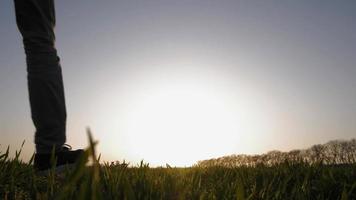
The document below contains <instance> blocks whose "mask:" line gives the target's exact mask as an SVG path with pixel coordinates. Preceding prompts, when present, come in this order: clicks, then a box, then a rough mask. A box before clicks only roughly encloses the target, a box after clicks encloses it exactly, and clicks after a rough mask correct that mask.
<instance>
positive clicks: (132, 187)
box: [0, 133, 356, 200]
mask: <svg viewBox="0 0 356 200" xmlns="http://www.w3.org/2000/svg"><path fill="white" fill-rule="evenodd" d="M89 142H90V146H89V148H88V149H86V151H85V156H83V158H82V159H81V161H80V162H79V163H78V165H77V166H76V168H75V169H74V170H71V171H69V170H68V171H67V172H65V173H64V174H59V175H56V174H55V173H53V171H52V172H49V173H48V175H47V176H36V174H35V172H34V170H33V167H32V161H33V159H31V160H30V161H29V162H28V163H24V162H22V161H21V160H19V156H20V153H21V150H20V151H19V152H16V155H15V157H14V158H11V159H10V158H9V150H7V151H6V152H4V153H0V199H85V200H87V199H128V200H131V199H303V200H304V199H335V200H336V199H342V200H346V199H356V165H355V164H351V165H339V166H337V165H335V166H326V165H321V164H315V165H309V164H306V163H288V162H286V163H282V164H279V165H275V166H264V165H258V166H255V167H235V168H226V167H207V168H199V167H188V168H172V167H167V168H162V167H161V168H150V167H149V164H147V163H144V162H143V161H141V163H140V165H139V166H136V167H129V166H128V164H127V163H125V162H116V163H111V164H109V163H105V164H101V165H100V164H99V160H98V158H97V157H96V153H95V148H94V147H95V142H93V139H92V138H91V134H90V133H89ZM88 158H89V159H91V160H92V165H90V166H87V165H86V161H87V159H88Z"/></svg>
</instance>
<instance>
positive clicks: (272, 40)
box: [0, 0, 356, 166]
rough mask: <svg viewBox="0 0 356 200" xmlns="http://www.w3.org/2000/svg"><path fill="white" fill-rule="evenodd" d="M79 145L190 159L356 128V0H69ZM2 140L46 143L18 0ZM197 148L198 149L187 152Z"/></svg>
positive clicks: (342, 135) (2, 50)
mask: <svg viewBox="0 0 356 200" xmlns="http://www.w3.org/2000/svg"><path fill="white" fill-rule="evenodd" d="M56 8H57V11H56V14H57V27H56V34H57V48H58V51H59V55H60V57H61V59H62V61H61V62H62V67H63V73H64V81H65V83H64V84H65V87H66V97H67V107H68V108H67V109H68V143H70V144H72V145H73V146H75V147H85V146H86V144H87V142H86V134H85V127H86V126H90V127H91V128H92V130H93V132H94V136H95V137H96V138H97V139H98V140H99V141H100V144H99V151H100V152H102V154H103V158H104V159H106V160H122V159H126V160H130V161H132V162H136V161H138V160H140V159H141V158H142V159H145V160H147V161H148V162H150V163H153V164H156V165H159V164H164V163H165V162H168V163H171V164H173V165H180V166H183V165H189V164H192V163H193V162H194V161H196V160H198V159H205V158H210V157H215V156H222V155H226V154H232V153H262V152H266V151H268V150H272V149H280V150H291V149H295V148H305V147H308V146H309V145H312V144H315V143H323V142H326V141H328V140H331V139H349V138H353V137H355V136H356V103H355V102H356V89H355V88H356V53H355V52H356V23H355V21H356V12H355V11H356V1H353V0H348V1H347V0H345V1H326V0H317V1H308V0H298V1H292V0H289V1H272V0H269V1H257V0H254V1H247V0H245V1H238V0H219V1H216V0H179V1H178V0H175V1H173V0H152V1H132V0H125V1H121V0H120V1H117V0H115V1H114V0H108V1H97V0H77V1H70V0H60V1H56ZM0 27H1V28H0V66H1V67H0V99H1V104H0V144H1V146H0V150H4V149H5V147H6V146H7V145H11V146H12V147H13V148H12V149H13V150H14V149H16V148H17V147H18V146H19V145H20V144H21V142H22V141H23V140H26V141H27V144H26V145H25V150H26V152H25V155H24V156H25V158H28V156H29V155H30V154H31V153H32V152H33V144H32V142H33V132H34V128H33V125H32V122H31V119H30V110H29V103H28V97H27V95H28V93H27V85H26V66H25V56H24V53H23V49H22V43H21V38H20V35H19V33H18V31H17V28H16V24H15V14H14V8H13V1H11V0H6V1H1V2H0ZM187 155H189V156H187Z"/></svg>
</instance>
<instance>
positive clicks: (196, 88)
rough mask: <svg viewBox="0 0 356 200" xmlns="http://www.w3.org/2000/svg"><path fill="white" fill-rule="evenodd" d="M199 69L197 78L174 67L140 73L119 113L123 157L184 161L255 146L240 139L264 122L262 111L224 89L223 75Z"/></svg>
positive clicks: (258, 129) (155, 162)
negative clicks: (141, 74) (124, 108)
mask: <svg viewBox="0 0 356 200" xmlns="http://www.w3.org/2000/svg"><path fill="white" fill-rule="evenodd" d="M193 68H194V67H191V68H190V69H193ZM198 72H201V73H202V74H200V77H201V78H197V77H199V76H195V78H194V75H193V76H191V78H187V77H189V75H186V76H181V77H179V76H177V72H174V73H173V72H168V73H164V72H151V73H150V74H146V76H148V77H151V78H142V79H143V80H142V79H140V78H139V80H141V81H142V82H141V83H139V84H138V85H137V86H136V87H135V90H133V91H134V92H133V94H131V95H130V97H129V99H130V102H128V104H127V108H126V110H125V113H126V114H125V117H124V118H123V119H124V120H125V122H124V123H123V124H124V126H125V128H124V129H122V131H123V132H124V135H125V137H126V140H125V141H126V147H127V149H126V151H127V156H128V157H127V158H126V159H128V160H129V161H131V162H134V163H138V162H139V161H140V160H141V159H143V160H144V161H146V162H149V163H150V165H152V166H159V165H164V164H165V163H168V164H170V165H174V166H189V165H192V164H194V163H196V162H197V161H198V160H203V159H207V158H210V157H216V156H222V155H227V154H233V153H236V152H238V151H239V150H244V151H248V150H250V149H252V148H253V146H255V145H249V146H247V145H246V144H245V143H246V139H248V137H249V135H255V133H258V132H261V131H262V129H263V128H264V127H265V126H264V124H266V123H265V122H264V121H263V120H264V119H262V118H263V115H261V112H262V110H261V109H259V108H257V109H256V106H254V105H253V104H251V103H248V101H245V99H246V98H244V97H243V96H236V93H235V92H234V91H231V90H229V88H226V87H227V86H226V85H224V81H226V77H221V78H220V79H219V78H218V76H217V74H215V75H214V73H210V74H209V73H207V72H206V70H205V71H204V70H198ZM186 73H188V74H189V73H193V72H186ZM162 74H165V76H167V77H165V78H162ZM178 74H179V73H178ZM193 74H194V73H193ZM191 75H192V74H191ZM139 80H136V81H137V82H140V81H139ZM224 87H225V88H224ZM230 89H231V88H230ZM240 92H241V95H243V94H242V93H243V92H242V91H240ZM256 145H258V144H256Z"/></svg>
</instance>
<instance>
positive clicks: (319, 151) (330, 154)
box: [193, 139, 356, 167]
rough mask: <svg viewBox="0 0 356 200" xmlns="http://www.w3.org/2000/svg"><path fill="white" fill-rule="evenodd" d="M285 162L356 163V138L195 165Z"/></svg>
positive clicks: (230, 156)
mask: <svg viewBox="0 0 356 200" xmlns="http://www.w3.org/2000/svg"><path fill="white" fill-rule="evenodd" d="M285 162H289V163H301V162H303V163H308V164H316V163H320V164H325V165H339V164H353V163H356V139H351V140H332V141H329V142H327V143H325V144H316V145H313V146H311V147H310V148H308V149H297V150H291V151H288V152H282V151H278V150H273V151H269V152H267V153H264V154H260V155H245V154H233V155H229V156H223V157H219V158H212V159H208V160H201V161H198V162H197V163H196V164H195V165H193V166H197V167H210V166H224V167H238V166H257V165H267V166H273V165H278V164H281V163H285Z"/></svg>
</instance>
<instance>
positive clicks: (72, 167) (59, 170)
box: [36, 163, 75, 176]
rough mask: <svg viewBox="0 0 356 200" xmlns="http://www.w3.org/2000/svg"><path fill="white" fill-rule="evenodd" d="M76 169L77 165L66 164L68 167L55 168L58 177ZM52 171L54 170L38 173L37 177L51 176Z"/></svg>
mask: <svg viewBox="0 0 356 200" xmlns="http://www.w3.org/2000/svg"><path fill="white" fill-rule="evenodd" d="M74 167H75V163H73V164H66V165H60V166H57V167H56V168H54V173H55V174H56V175H58V174H61V173H63V172H65V171H67V170H73V169H74ZM51 171H52V169H46V170H41V171H37V172H36V175H38V176H47V175H49V174H50V172H51Z"/></svg>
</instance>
